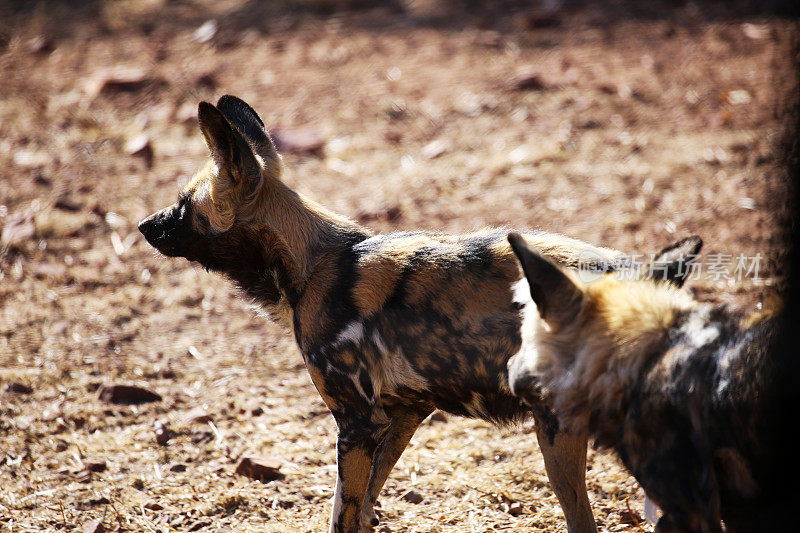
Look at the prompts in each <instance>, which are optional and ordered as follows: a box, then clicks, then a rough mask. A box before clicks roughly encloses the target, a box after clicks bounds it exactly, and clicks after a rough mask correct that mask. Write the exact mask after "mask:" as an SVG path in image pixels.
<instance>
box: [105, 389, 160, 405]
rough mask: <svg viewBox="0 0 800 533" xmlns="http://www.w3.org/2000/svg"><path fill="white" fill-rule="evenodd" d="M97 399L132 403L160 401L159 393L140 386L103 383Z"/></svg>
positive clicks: (114, 402)
mask: <svg viewBox="0 0 800 533" xmlns="http://www.w3.org/2000/svg"><path fill="white" fill-rule="evenodd" d="M98 399H99V400H100V401H103V402H107V403H113V404H123V405H133V404H141V403H149V402H160V401H161V400H162V398H161V396H160V395H159V394H156V393H155V392H153V391H151V390H149V389H145V388H142V387H135V386H132V385H103V386H102V387H100V393H99V394H98Z"/></svg>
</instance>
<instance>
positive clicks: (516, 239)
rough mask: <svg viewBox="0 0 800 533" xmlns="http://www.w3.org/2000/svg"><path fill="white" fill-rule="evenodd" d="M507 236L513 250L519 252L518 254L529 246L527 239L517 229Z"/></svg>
mask: <svg viewBox="0 0 800 533" xmlns="http://www.w3.org/2000/svg"><path fill="white" fill-rule="evenodd" d="M506 238H507V239H508V244H510V245H511V250H513V251H514V253H515V254H517V256H519V254H520V253H521V252H522V250H524V249H526V248H527V243H526V242H525V239H524V238H523V237H522V235H520V234H519V233H517V232H516V231H512V232H511V233H509V234H508V236H507V237H506Z"/></svg>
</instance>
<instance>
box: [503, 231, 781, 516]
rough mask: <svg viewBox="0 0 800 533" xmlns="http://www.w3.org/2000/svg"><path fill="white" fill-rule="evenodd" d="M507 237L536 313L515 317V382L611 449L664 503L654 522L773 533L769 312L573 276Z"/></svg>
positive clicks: (644, 285)
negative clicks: (518, 339) (519, 340)
mask: <svg viewBox="0 0 800 533" xmlns="http://www.w3.org/2000/svg"><path fill="white" fill-rule="evenodd" d="M508 239H509V241H510V243H511V245H512V247H513V249H514V252H515V253H516V254H517V256H518V257H519V260H520V262H521V264H522V268H523V270H524V272H525V275H526V277H527V278H528V280H529V282H530V285H531V292H532V297H533V300H534V302H535V303H536V306H537V308H538V313H536V312H535V311H533V310H532V311H531V312H530V313H529V314H528V316H526V317H525V319H524V320H525V325H524V329H523V334H522V335H523V347H522V349H521V351H520V353H519V354H518V355H516V356H515V357H514V359H513V360H512V364H511V366H512V370H511V372H510V374H511V375H510V379H511V383H512V387H513V388H514V390H515V391H516V390H518V389H524V388H526V387H527V388H531V387H532V388H533V389H534V390H535V393H536V395H537V397H540V396H539V395H540V394H541V395H542V397H544V398H545V399H546V400H548V401H549V404H550V405H551V406H552V407H553V409H554V411H555V413H556V415H557V417H558V419H559V422H560V423H561V424H563V425H564V426H565V428H566V429H567V430H568V431H572V432H575V433H577V434H582V433H584V432H586V431H588V432H589V435H590V436H591V437H593V438H594V439H595V443H596V445H598V446H600V447H606V448H613V449H614V450H616V451H617V452H618V453H619V455H620V457H621V459H622V461H623V463H624V464H625V466H626V467H627V468H628V469H629V470H630V471H631V473H632V474H633V475H634V476H635V477H636V479H637V480H638V481H639V482H640V483H641V484H642V486H643V487H644V489H645V491H646V492H647V495H648V496H649V497H650V498H651V499H652V500H653V501H655V502H656V503H657V504H658V505H659V506H660V507H661V509H662V510H663V512H664V514H663V516H662V518H661V519H660V520H659V522H658V525H657V526H656V531H659V532H666V531H686V532H695V531H696V532H714V531H722V528H721V525H720V520H724V521H725V525H726V528H727V530H728V531H756V529H757V528H760V529H762V530H764V531H779V530H783V529H771V526H776V527H777V526H778V525H779V524H784V523H785V522H784V521H785V517H786V513H787V511H789V512H791V511H790V510H789V509H787V508H786V506H785V505H783V506H782V507H783V508H780V507H781V506H776V505H775V502H776V501H778V500H777V499H776V495H777V496H778V497H779V490H780V489H777V488H776V487H775V486H774V483H773V482H772V480H774V479H777V477H779V476H780V474H779V473H778V472H777V471H776V468H786V465H784V466H783V467H781V466H780V465H779V464H778V461H777V460H776V458H775V451H776V450H777V440H778V439H777V437H776V435H778V434H780V432H781V429H782V427H783V426H784V425H785V424H786V423H788V422H789V421H787V420H783V421H782V422H781V421H779V420H777V418H776V417H775V416H774V415H773V413H775V412H777V408H778V407H779V401H780V400H778V397H777V395H776V394H775V393H774V390H773V389H774V385H775V384H776V383H777V369H776V365H775V364H774V363H775V354H774V353H773V347H774V346H775V345H774V340H775V337H776V332H777V330H778V328H777V323H778V319H777V318H773V317H768V318H761V319H753V318H748V317H746V316H744V315H743V314H737V313H735V312H732V311H730V310H727V309H725V308H724V307H722V306H714V305H711V304H701V303H698V302H695V301H694V300H693V299H692V298H691V297H690V296H689V295H688V294H687V293H685V292H681V291H678V290H677V289H675V288H674V287H671V286H669V285H667V284H664V283H658V282H653V281H652V280H651V281H646V280H642V281H633V280H629V281H622V280H619V279H615V276H613V275H605V276H603V278H602V279H600V280H598V281H595V282H594V283H589V284H584V283H582V282H581V281H579V280H578V279H577V278H576V277H574V276H572V275H570V274H568V273H565V272H564V271H562V270H561V269H560V268H559V267H558V266H556V265H555V264H554V263H552V262H551V261H550V260H549V259H547V258H546V257H544V256H543V255H540V254H539V253H537V252H535V251H533V250H532V249H531V248H530V247H529V244H528V243H526V242H525V239H523V238H522V237H521V236H520V235H519V234H511V235H509V237H508ZM687 242H691V241H687ZM516 382H519V384H524V385H523V386H521V387H520V386H518V385H517V384H516ZM792 460H794V459H792ZM792 503H795V502H792ZM795 525H796V524H795Z"/></svg>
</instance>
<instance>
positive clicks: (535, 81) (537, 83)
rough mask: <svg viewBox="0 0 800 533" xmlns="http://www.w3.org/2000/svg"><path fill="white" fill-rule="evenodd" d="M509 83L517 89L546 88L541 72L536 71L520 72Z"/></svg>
mask: <svg viewBox="0 0 800 533" xmlns="http://www.w3.org/2000/svg"><path fill="white" fill-rule="evenodd" d="M511 84H512V87H513V88H514V89H517V90H518V91H541V90H544V89H546V88H547V84H546V83H545V82H544V80H543V79H542V76H541V74H539V72H536V71H525V72H520V73H519V74H517V75H516V76H514V78H513V80H512V81H511Z"/></svg>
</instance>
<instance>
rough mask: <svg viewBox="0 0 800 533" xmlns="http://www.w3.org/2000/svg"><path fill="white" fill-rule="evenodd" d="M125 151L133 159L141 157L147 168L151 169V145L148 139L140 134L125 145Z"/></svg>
mask: <svg viewBox="0 0 800 533" xmlns="http://www.w3.org/2000/svg"><path fill="white" fill-rule="evenodd" d="M125 151H126V152H127V153H128V154H129V155H132V156H134V157H141V158H142V160H143V161H144V164H145V166H146V167H147V168H152V167H153V145H152V144H151V143H150V137H148V136H147V135H145V134H144V133H142V134H141V135H137V136H136V137H133V138H132V139H130V140H129V141H128V142H127V143H126V144H125Z"/></svg>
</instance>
